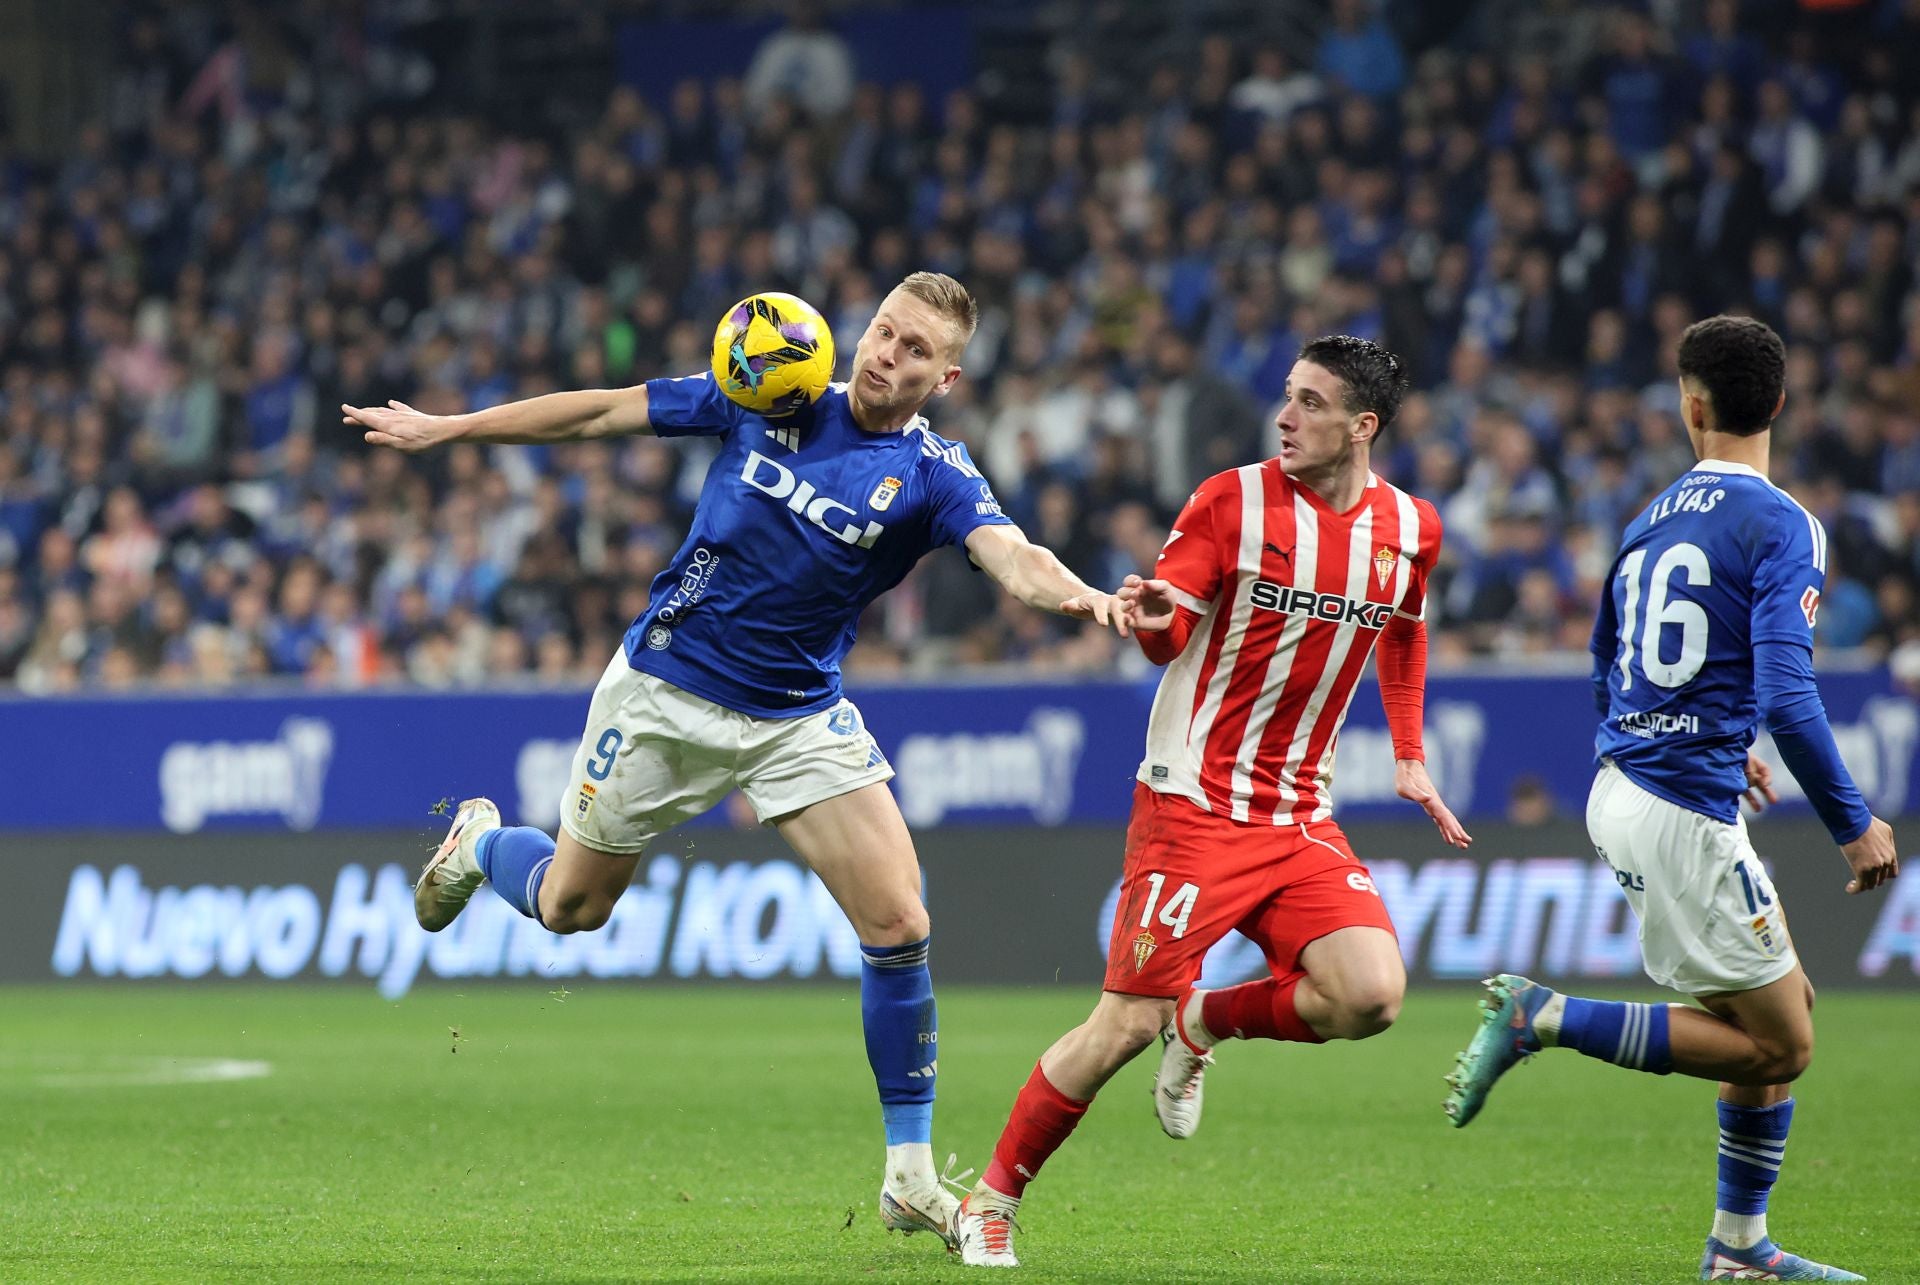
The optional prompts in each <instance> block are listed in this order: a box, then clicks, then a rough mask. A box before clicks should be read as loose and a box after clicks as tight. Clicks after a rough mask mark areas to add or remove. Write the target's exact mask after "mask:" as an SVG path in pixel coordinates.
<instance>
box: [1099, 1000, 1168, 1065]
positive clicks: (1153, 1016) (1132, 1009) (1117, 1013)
mask: <svg viewBox="0 0 1920 1285" xmlns="http://www.w3.org/2000/svg"><path fill="white" fill-rule="evenodd" d="M1172 1016H1173V1001H1172V1000H1147V999H1130V1000H1126V1001H1115V1000H1113V999H1112V997H1111V996H1109V997H1108V998H1107V1000H1106V1001H1105V1002H1103V1003H1102V1004H1101V1005H1100V1007H1098V1008H1096V1009H1095V1010H1094V1013H1093V1017H1092V1019H1091V1024H1092V1025H1093V1026H1094V1027H1095V1029H1096V1030H1097V1031H1098V1032H1099V1034H1100V1038H1101V1042H1102V1043H1103V1044H1105V1045H1106V1046H1107V1047H1108V1048H1109V1049H1110V1050H1111V1052H1112V1054H1113V1056H1114V1058H1115V1060H1116V1061H1119V1062H1125V1061H1128V1060H1129V1059H1131V1058H1132V1057H1134V1055H1136V1054H1137V1053H1139V1052H1140V1051H1141V1050H1142V1049H1144V1048H1146V1047H1147V1046H1149V1045H1150V1044H1152V1043H1153V1042H1154V1041H1155V1040H1157V1039H1159V1038H1160V1032H1161V1031H1162V1030H1163V1029H1164V1028H1165V1027H1166V1024H1167V1021H1168V1019H1169V1018H1171V1017H1172Z"/></svg>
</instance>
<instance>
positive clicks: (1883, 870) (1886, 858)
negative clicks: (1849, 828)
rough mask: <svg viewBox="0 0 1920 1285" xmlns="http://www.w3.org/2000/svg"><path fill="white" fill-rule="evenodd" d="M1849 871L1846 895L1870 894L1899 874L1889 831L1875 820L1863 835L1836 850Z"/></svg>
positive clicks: (1882, 822)
mask: <svg viewBox="0 0 1920 1285" xmlns="http://www.w3.org/2000/svg"><path fill="white" fill-rule="evenodd" d="M1840 851H1841V852H1842V853H1843V854H1845V856H1846V858H1847V864H1848V865H1849V866H1852V867H1853V878H1851V879H1849V880H1847V891H1848V892H1870V891H1872V890H1873V889H1875V888H1878V887H1879V886H1880V885H1881V884H1883V883H1885V882H1886V881H1887V880H1889V879H1892V878H1894V877H1895V876H1897V875H1898V874H1899V873H1900V854H1899V850H1898V849H1896V848H1895V847H1894V846H1893V827H1892V826H1890V825H1888V824H1887V823H1886V822H1885V821H1882V820H1881V819H1880V818H1879V817H1875V818H1874V819H1873V820H1872V821H1870V822H1869V823H1868V824H1867V832H1866V833H1865V834H1863V835H1861V836H1860V837H1859V838H1857V839H1855V840H1854V841H1853V842H1852V843H1849V844H1846V845H1845V846H1844V847H1842V848H1841V849H1840Z"/></svg>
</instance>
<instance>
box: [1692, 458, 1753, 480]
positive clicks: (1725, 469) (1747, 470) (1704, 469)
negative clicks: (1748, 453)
mask: <svg viewBox="0 0 1920 1285" xmlns="http://www.w3.org/2000/svg"><path fill="white" fill-rule="evenodd" d="M1687 472H1689V473H1738V474H1740V475H1741V476H1742V477H1757V478H1759V479H1760V480H1761V481H1762V482H1764V481H1766V480H1767V477H1766V475H1765V474H1764V473H1762V472H1761V471H1760V470H1759V469H1757V468H1754V467H1753V466H1752V465H1750V464H1735V463H1732V462H1731V461H1729V460H1701V461H1700V462H1699V463H1698V464H1696V465H1694V466H1693V467H1692V468H1690V469H1688V470H1687Z"/></svg>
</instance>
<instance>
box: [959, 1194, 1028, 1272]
mask: <svg viewBox="0 0 1920 1285" xmlns="http://www.w3.org/2000/svg"><path fill="white" fill-rule="evenodd" d="M1019 1208H1020V1202H1019V1201H1018V1200H1015V1199H1014V1198H1013V1197H1011V1196H1003V1195H1001V1194H1000V1193H999V1192H997V1191H995V1190H994V1189H993V1188H991V1187H987V1186H984V1185H983V1186H979V1187H975V1188H974V1189H973V1190H972V1191H970V1192H968V1193H967V1198H966V1199H965V1200H963V1201H961V1202H960V1212H959V1215H958V1216H957V1217H956V1218H955V1220H954V1221H955V1227H956V1229H957V1239H958V1241H959V1247H960V1261H961V1262H962V1263H965V1264H966V1265H967V1266H968V1267H1018V1266H1020V1260H1019V1259H1018V1258H1016V1257H1015V1256H1014V1253H1013V1233H1014V1232H1015V1231H1016V1230H1017V1229H1018V1228H1019V1226H1020V1224H1019V1223H1017V1222H1015V1221H1014V1217H1013V1215H1014V1212H1015V1211H1016V1210H1018V1209H1019Z"/></svg>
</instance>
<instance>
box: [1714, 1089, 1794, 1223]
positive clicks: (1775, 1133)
mask: <svg viewBox="0 0 1920 1285" xmlns="http://www.w3.org/2000/svg"><path fill="white" fill-rule="evenodd" d="M1792 1123H1793V1099H1792V1098H1788V1099H1787V1100H1786V1101H1785V1102H1776V1103H1774V1104H1773V1105H1772V1106H1770V1107H1743V1106H1735V1105H1734V1104H1733V1103H1731V1102H1722V1103H1721V1104H1720V1185H1719V1188H1718V1190H1717V1192H1716V1195H1715V1198H1714V1208H1716V1209H1721V1210H1725V1211H1726V1212H1727V1213H1730V1214H1746V1215H1752V1214H1764V1213H1766V1212H1767V1193H1769V1192H1771V1191H1772V1190H1773V1180H1774V1179H1775V1178H1778V1177H1779V1176H1780V1162H1781V1161H1782V1160H1783V1159H1785V1158H1786V1154H1787V1127H1788V1126H1789V1125H1791V1124H1792Z"/></svg>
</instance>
